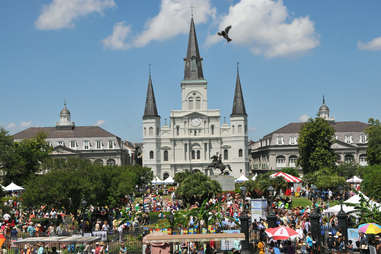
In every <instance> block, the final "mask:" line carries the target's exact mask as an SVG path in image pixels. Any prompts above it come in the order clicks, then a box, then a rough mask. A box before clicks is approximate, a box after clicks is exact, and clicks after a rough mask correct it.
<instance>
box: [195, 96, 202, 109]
mask: <svg viewBox="0 0 381 254" xmlns="http://www.w3.org/2000/svg"><path fill="white" fill-rule="evenodd" d="M200 108H201V98H200V97H196V109H200Z"/></svg>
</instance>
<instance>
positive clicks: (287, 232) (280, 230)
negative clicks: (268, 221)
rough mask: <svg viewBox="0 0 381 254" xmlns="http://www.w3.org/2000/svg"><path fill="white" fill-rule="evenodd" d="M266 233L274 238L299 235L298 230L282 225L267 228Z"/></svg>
mask: <svg viewBox="0 0 381 254" xmlns="http://www.w3.org/2000/svg"><path fill="white" fill-rule="evenodd" d="M266 234H267V235H268V236H270V237H271V238H272V239H274V240H287V239H289V238H290V237H293V236H298V232H296V231H295V230H293V229H292V228H289V227H284V226H280V227H277V228H268V229H266Z"/></svg>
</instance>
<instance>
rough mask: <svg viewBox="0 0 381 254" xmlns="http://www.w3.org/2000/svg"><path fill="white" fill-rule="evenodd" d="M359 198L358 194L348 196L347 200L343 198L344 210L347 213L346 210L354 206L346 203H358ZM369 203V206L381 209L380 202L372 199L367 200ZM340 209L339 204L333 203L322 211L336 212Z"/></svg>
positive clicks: (348, 210) (352, 208)
mask: <svg viewBox="0 0 381 254" xmlns="http://www.w3.org/2000/svg"><path fill="white" fill-rule="evenodd" d="M361 194H362V193H361ZM362 195H363V196H364V198H365V199H366V200H369V198H368V197H367V196H365V195H364V194H362ZM360 200H361V197H360V195H358V194H357V195H354V196H352V197H350V198H349V199H347V200H345V201H344V203H343V210H344V212H346V213H348V212H352V211H354V210H355V208H354V207H353V206H349V205H346V204H360ZM369 204H370V206H371V207H374V206H376V207H378V209H379V210H380V211H381V204H379V203H377V202H374V201H372V200H369ZM340 209H341V207H340V205H335V206H332V207H330V208H328V209H326V210H324V211H323V213H330V214H337V213H338V212H339V211H340Z"/></svg>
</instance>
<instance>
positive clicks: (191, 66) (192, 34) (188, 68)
mask: <svg viewBox="0 0 381 254" xmlns="http://www.w3.org/2000/svg"><path fill="white" fill-rule="evenodd" d="M184 61H185V69H184V80H204V74H203V72H202V64H201V62H202V58H201V57H200V51H199V49H198V42H197V35H196V28H195V25H194V20H193V16H192V17H191V24H190V30H189V39H188V48H187V56H186V58H185V59H184Z"/></svg>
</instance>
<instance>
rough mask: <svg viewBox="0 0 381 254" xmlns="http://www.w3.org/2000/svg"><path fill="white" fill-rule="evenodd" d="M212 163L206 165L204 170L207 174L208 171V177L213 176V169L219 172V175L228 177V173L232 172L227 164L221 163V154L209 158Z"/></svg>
mask: <svg viewBox="0 0 381 254" xmlns="http://www.w3.org/2000/svg"><path fill="white" fill-rule="evenodd" d="M211 159H212V162H211V163H210V164H209V165H208V167H207V168H206V170H207V172H208V171H209V175H214V169H219V170H220V175H230V173H229V171H230V172H232V169H231V168H230V165H229V164H226V165H225V164H224V163H223V162H222V156H221V154H220V155H218V153H217V154H216V155H213V156H212V157H211Z"/></svg>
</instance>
